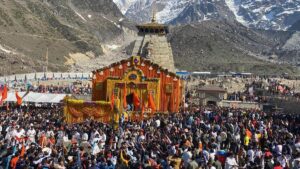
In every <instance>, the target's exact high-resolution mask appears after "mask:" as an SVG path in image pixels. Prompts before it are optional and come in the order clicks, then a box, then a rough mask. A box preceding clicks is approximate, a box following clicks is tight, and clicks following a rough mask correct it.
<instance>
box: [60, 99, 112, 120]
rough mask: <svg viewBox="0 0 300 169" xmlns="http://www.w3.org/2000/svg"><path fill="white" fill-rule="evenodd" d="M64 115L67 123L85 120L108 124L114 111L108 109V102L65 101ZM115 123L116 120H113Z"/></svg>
mask: <svg viewBox="0 0 300 169" xmlns="http://www.w3.org/2000/svg"><path fill="white" fill-rule="evenodd" d="M65 104H66V105H65V108H64V115H65V117H66V122H67V123H80V122H83V121H84V120H85V119H94V120H96V121H100V122H104V123H109V122H111V121H112V119H113V118H114V111H113V110H111V108H110V102H105V101H95V102H85V101H84V100H75V99H66V100H65ZM114 121H116V119H114Z"/></svg>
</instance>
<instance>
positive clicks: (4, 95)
mask: <svg viewBox="0 0 300 169" xmlns="http://www.w3.org/2000/svg"><path fill="white" fill-rule="evenodd" d="M5 99H7V86H6V85H5V86H4V88H3V91H2V97H1V101H0V103H3V102H4V100H5Z"/></svg>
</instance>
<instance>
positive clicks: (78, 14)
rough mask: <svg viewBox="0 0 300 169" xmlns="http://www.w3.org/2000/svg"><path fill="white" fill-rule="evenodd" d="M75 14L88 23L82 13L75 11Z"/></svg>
mask: <svg viewBox="0 0 300 169" xmlns="http://www.w3.org/2000/svg"><path fill="white" fill-rule="evenodd" d="M74 12H75V13H76V15H77V16H79V18H81V19H82V20H83V21H85V22H86V21H87V20H86V19H85V18H84V17H83V16H82V15H81V14H80V13H78V12H77V11H75V10H74Z"/></svg>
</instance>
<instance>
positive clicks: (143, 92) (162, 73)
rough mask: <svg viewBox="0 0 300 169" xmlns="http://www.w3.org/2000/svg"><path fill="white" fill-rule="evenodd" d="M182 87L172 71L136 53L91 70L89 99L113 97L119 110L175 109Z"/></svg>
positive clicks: (110, 99) (174, 110)
mask: <svg viewBox="0 0 300 169" xmlns="http://www.w3.org/2000/svg"><path fill="white" fill-rule="evenodd" d="M182 91H183V82H182V81H181V80H180V78H179V77H178V76H177V75H176V74H175V73H173V72H169V71H168V70H167V69H164V68H162V67H161V66H160V65H158V64H155V63H153V62H151V61H150V60H147V59H144V58H143V57H140V56H133V57H130V58H128V59H125V60H122V61H120V62H117V63H114V64H112V65H110V66H108V67H104V68H102V69H98V70H96V71H94V72H93V95H92V100H93V101H106V102H111V101H112V100H113V101H115V103H116V104H115V106H116V107H117V108H118V110H120V111H121V112H122V111H137V112H141V111H142V109H144V110H148V111H149V112H152V113H153V112H178V111H179V107H180V105H181V104H182V103H181V101H182V99H181V98H182ZM149 102H152V103H149ZM149 109H151V110H149Z"/></svg>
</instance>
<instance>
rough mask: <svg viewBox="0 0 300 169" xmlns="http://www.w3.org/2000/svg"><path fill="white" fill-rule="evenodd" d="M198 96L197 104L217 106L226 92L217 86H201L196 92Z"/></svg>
mask: <svg viewBox="0 0 300 169" xmlns="http://www.w3.org/2000/svg"><path fill="white" fill-rule="evenodd" d="M197 93H198V94H199V104H200V105H202V106H206V105H219V104H220V102H221V101H222V100H223V99H224V96H225V94H226V93H227V91H226V90H225V89H223V88H221V87H217V86H203V87H201V88H199V89H198V90H197Z"/></svg>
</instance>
